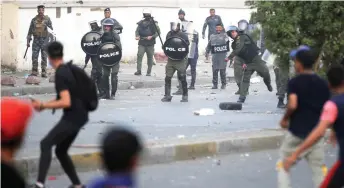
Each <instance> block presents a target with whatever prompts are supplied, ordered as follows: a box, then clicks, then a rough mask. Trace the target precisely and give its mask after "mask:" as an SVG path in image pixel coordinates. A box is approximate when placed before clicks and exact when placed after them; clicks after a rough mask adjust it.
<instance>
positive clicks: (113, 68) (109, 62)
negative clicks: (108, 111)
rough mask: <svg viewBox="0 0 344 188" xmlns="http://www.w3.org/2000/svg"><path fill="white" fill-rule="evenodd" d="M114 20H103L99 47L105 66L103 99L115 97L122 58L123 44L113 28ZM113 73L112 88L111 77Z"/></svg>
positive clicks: (100, 59)
mask: <svg viewBox="0 0 344 188" xmlns="http://www.w3.org/2000/svg"><path fill="white" fill-rule="evenodd" d="M113 26H114V21H113V20H112V19H105V20H104V21H103V22H102V28H103V32H104V33H103V35H102V36H101V43H102V44H101V46H100V47H99V49H98V53H97V54H98V56H97V58H98V60H99V61H100V62H101V63H102V66H103V76H102V82H101V86H102V89H101V94H100V95H99V98H101V99H115V95H116V91H117V84H118V76H117V75H118V72H119V61H120V60H121V58H122V45H121V40H120V37H119V35H118V34H117V32H116V31H114V30H113ZM110 74H111V90H110V86H109V85H110V83H109V77H110Z"/></svg>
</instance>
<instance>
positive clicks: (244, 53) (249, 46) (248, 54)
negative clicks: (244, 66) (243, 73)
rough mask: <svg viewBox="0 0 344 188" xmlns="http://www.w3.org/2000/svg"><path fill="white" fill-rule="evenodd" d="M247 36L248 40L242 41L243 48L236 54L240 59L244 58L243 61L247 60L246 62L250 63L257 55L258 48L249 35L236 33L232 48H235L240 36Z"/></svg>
mask: <svg viewBox="0 0 344 188" xmlns="http://www.w3.org/2000/svg"><path fill="white" fill-rule="evenodd" d="M245 36H246V37H247V40H249V41H244V42H245V44H244V47H243V49H242V50H241V51H240V52H239V54H238V56H239V57H240V58H242V59H244V60H245V61H247V63H250V62H251V61H252V60H253V58H255V57H256V56H257V55H258V51H259V48H258V47H257V45H256V44H255V43H254V41H253V40H252V39H251V37H250V36H248V35H246V34H240V35H238V36H237V37H236V38H235V39H234V41H233V43H234V45H233V46H232V47H234V48H233V50H234V49H235V48H236V42H237V40H239V38H240V37H245Z"/></svg>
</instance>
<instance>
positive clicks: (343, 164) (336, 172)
mask: <svg viewBox="0 0 344 188" xmlns="http://www.w3.org/2000/svg"><path fill="white" fill-rule="evenodd" d="M327 78H328V81H329V83H330V87H331V89H332V90H333V91H334V93H335V94H336V96H335V97H333V98H332V99H330V100H329V101H327V102H326V104H325V105H324V108H323V111H322V114H321V116H320V122H319V123H318V125H317V127H316V128H315V129H314V130H313V131H312V132H311V134H310V135H309V136H308V137H307V139H306V140H305V141H304V142H303V143H302V144H301V145H300V146H299V147H298V148H297V150H296V151H295V152H293V153H292V155H291V156H289V157H288V158H286V160H285V162H284V168H285V170H287V171H288V170H289V168H290V167H291V165H293V164H294V163H295V162H296V160H297V159H298V158H299V156H300V155H301V154H302V153H304V152H305V151H306V150H308V148H310V147H312V146H313V145H314V144H316V142H318V141H319V140H320V138H321V137H323V136H324V135H325V133H326V130H327V129H328V128H333V130H334V132H335V135H334V136H332V141H335V140H337V142H338V145H339V156H338V161H337V162H336V163H335V164H334V166H333V167H332V169H331V170H330V173H329V174H328V175H327V177H326V179H325V181H324V182H323V183H322V185H321V188H340V187H344V126H343V125H344V67H343V66H342V65H334V66H332V67H331V68H330V70H329V71H328V72H327ZM333 138H335V139H333Z"/></svg>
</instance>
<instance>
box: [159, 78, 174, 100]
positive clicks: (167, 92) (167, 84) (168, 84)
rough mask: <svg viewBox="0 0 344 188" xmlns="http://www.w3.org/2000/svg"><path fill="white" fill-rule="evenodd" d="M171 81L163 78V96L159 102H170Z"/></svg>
mask: <svg viewBox="0 0 344 188" xmlns="http://www.w3.org/2000/svg"><path fill="white" fill-rule="evenodd" d="M171 79H172V78H165V96H164V97H163V98H162V99H161V102H171V100H172V96H171Z"/></svg>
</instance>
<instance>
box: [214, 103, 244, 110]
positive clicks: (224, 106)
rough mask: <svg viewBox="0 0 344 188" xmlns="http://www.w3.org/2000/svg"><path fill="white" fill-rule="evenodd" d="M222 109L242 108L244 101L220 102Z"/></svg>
mask: <svg viewBox="0 0 344 188" xmlns="http://www.w3.org/2000/svg"><path fill="white" fill-rule="evenodd" d="M219 108H220V109H221V110H242V103H237V102H222V103H220V104H219Z"/></svg>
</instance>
